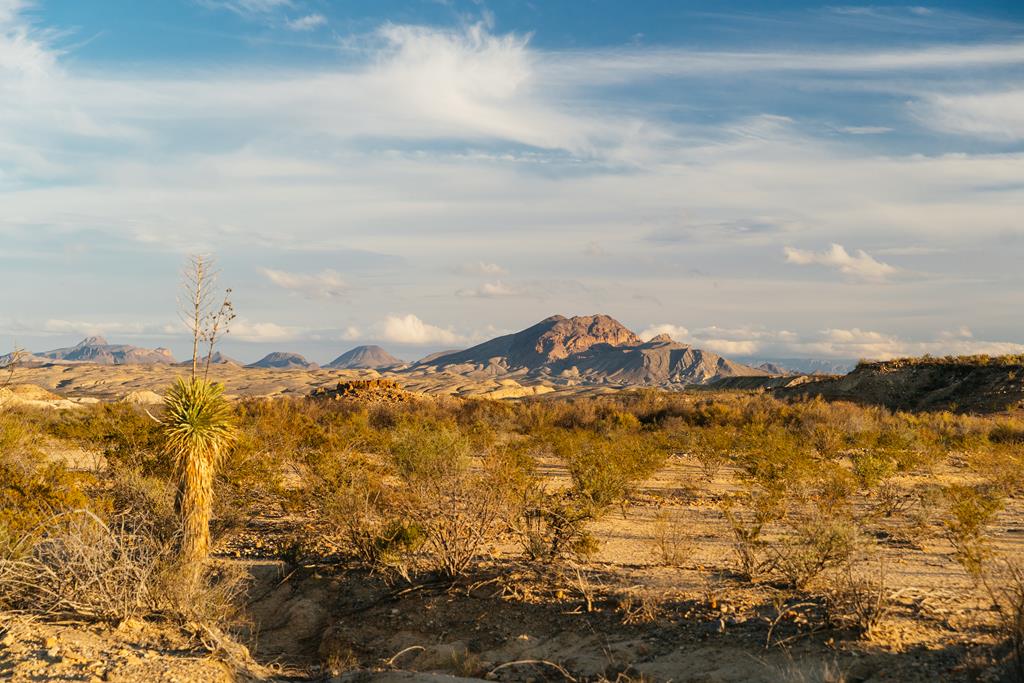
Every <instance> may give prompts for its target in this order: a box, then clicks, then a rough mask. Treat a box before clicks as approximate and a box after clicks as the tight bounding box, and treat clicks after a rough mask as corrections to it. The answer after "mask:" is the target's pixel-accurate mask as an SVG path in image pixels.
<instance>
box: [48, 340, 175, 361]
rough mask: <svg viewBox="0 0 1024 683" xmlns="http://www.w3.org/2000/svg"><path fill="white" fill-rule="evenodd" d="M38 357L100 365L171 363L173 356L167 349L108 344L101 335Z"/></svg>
mask: <svg viewBox="0 0 1024 683" xmlns="http://www.w3.org/2000/svg"><path fill="white" fill-rule="evenodd" d="M34 355H35V356H37V357H40V358H47V359H49V360H55V361H65V362H68V361H72V362H85V363H98V364H100V365H127V364H132V363H136V364H140V365H152V364H156V363H168V364H173V363H174V362H175V360H174V356H172V355H171V352H170V350H169V349H165V348H157V349H144V348H142V347H139V346H130V345H128V344H110V343H108V342H107V340H106V339H104V338H103V337H86V338H85V339H83V340H82V341H80V342H78V343H77V344H76V345H74V346H69V347H66V348H62V349H54V350H52V351H43V352H42V353H37V354H34Z"/></svg>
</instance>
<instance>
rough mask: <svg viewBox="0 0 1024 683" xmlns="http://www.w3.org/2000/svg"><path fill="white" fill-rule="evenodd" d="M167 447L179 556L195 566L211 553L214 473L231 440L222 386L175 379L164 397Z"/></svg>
mask: <svg viewBox="0 0 1024 683" xmlns="http://www.w3.org/2000/svg"><path fill="white" fill-rule="evenodd" d="M164 407H165V412H164V420H163V422H164V434H165V437H166V447H167V450H168V451H169V453H170V454H171V455H172V457H173V458H174V469H175V472H176V474H177V480H178V493H177V497H176V499H175V507H176V509H177V512H178V515H179V516H180V518H181V534H182V536H181V560H182V564H183V566H185V567H187V568H190V569H193V570H195V571H198V570H199V568H200V567H201V566H202V564H203V562H204V561H205V560H206V557H207V555H208V554H209V552H210V514H211V510H212V508H213V477H214V473H215V472H216V468H217V463H218V461H219V460H220V458H221V455H222V454H223V453H224V451H225V450H226V449H227V448H228V447H229V446H230V445H231V444H232V443H233V442H234V440H235V429H234V420H233V416H232V413H231V408H230V406H229V404H228V402H227V400H226V399H225V398H224V386H223V385H221V384H216V383H213V382H210V381H209V380H207V379H205V378H203V377H190V378H179V379H178V380H177V382H175V383H174V385H173V386H172V387H171V389H170V390H169V391H168V392H167V395H166V397H165V399H164Z"/></svg>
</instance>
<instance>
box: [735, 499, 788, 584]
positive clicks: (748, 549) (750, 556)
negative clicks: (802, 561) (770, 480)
mask: <svg viewBox="0 0 1024 683" xmlns="http://www.w3.org/2000/svg"><path fill="white" fill-rule="evenodd" d="M721 509H722V516H723V517H725V521H726V523H727V524H728V525H729V531H730V533H731V534H732V541H733V542H732V551H733V555H734V556H735V559H736V571H737V573H738V574H740V575H741V576H742V577H743V578H745V579H746V580H747V581H758V580H760V579H761V578H763V577H764V576H765V575H766V574H767V573H769V572H770V571H771V570H772V569H773V568H774V566H775V560H774V558H773V557H772V556H771V555H770V553H769V546H768V542H767V541H766V540H765V538H764V532H765V531H766V530H767V527H768V525H769V524H771V523H772V522H774V521H776V520H778V519H779V518H780V517H781V516H782V515H783V513H784V510H783V505H782V500H781V499H780V498H779V496H778V492H777V491H766V490H764V489H757V488H753V489H748V490H747V491H745V492H743V493H741V494H738V495H735V496H731V497H729V498H726V499H725V500H723V501H722V506H721Z"/></svg>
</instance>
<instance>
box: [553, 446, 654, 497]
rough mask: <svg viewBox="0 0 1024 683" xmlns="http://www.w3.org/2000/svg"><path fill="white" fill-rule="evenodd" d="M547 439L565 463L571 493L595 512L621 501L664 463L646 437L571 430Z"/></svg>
mask: <svg viewBox="0 0 1024 683" xmlns="http://www.w3.org/2000/svg"><path fill="white" fill-rule="evenodd" d="M547 439H548V440H549V442H550V443H551V446H552V448H553V450H554V452H555V454H556V455H558V456H559V457H560V458H561V459H562V460H564V461H565V463H566V465H567V466H568V468H569V475H570V477H571V478H572V488H573V491H574V493H575V494H576V495H577V496H578V497H579V498H580V499H581V500H583V501H585V502H586V503H588V504H590V505H592V506H593V507H594V509H595V511H603V510H605V509H607V508H609V507H611V506H613V505H616V504H618V503H622V502H624V501H625V500H626V499H627V498H628V497H629V496H630V494H631V493H632V491H633V487H634V486H635V485H636V484H637V483H638V482H640V481H642V480H643V479H646V478H647V477H649V476H650V475H652V474H653V473H654V472H655V471H657V470H658V469H659V468H660V467H661V466H662V465H664V463H665V458H666V454H665V452H664V451H663V450H662V449H661V448H660V447H659V443H658V442H656V441H655V439H653V438H652V437H651V436H649V435H647V434H632V433H623V432H615V433H612V434H609V435H595V434H593V433H591V432H584V431H573V432H561V433H551V434H549V435H547Z"/></svg>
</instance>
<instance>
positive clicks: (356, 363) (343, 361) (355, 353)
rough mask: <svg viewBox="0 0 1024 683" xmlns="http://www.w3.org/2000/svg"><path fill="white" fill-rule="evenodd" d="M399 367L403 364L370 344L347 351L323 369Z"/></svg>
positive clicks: (400, 360) (403, 363)
mask: <svg viewBox="0 0 1024 683" xmlns="http://www.w3.org/2000/svg"><path fill="white" fill-rule="evenodd" d="M399 365H405V362H404V361H403V360H402V359H400V358H396V357H395V356H392V355H391V354H390V353H388V352H387V351H385V350H384V349H382V348H381V347H379V346H376V345H373V344H370V345H364V346H357V347H355V348H354V349H349V350H348V351H346V352H345V353H343V354H341V355H340V356H338V357H337V358H335V359H334V360H332V361H331V362H330V363H328V364H327V365H325V366H324V367H326V368H331V369H332V370H363V369H368V370H377V369H380V368H392V367H396V366H399Z"/></svg>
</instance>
